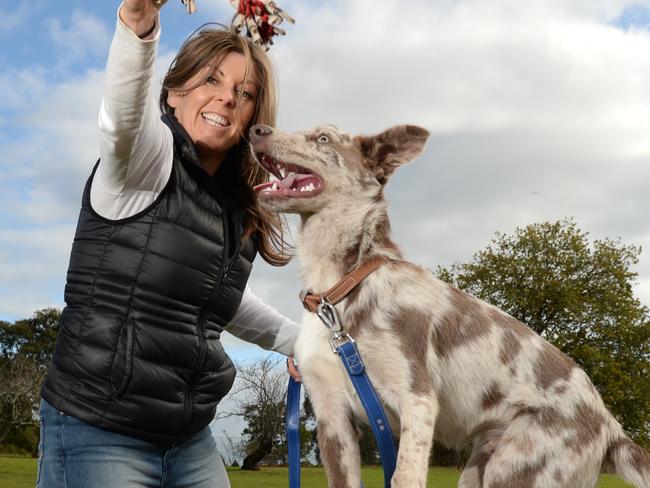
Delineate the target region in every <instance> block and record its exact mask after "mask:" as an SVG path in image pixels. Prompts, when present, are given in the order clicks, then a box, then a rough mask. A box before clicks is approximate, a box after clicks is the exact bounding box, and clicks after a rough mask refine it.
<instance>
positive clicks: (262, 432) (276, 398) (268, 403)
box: [218, 355, 311, 470]
mask: <svg viewBox="0 0 650 488" xmlns="http://www.w3.org/2000/svg"><path fill="white" fill-rule="evenodd" d="M281 362H282V359H281V358H279V357H278V356H276V355H269V356H266V357H264V358H261V359H258V360H256V361H255V362H253V363H251V364H248V365H237V383H236V386H235V387H234V388H233V391H232V393H231V395H232V396H234V398H235V399H236V400H235V403H236V407H235V409H234V410H233V411H230V412H224V413H221V414H219V416H218V418H225V417H229V416H233V415H235V416H240V417H243V418H244V420H245V421H246V423H247V427H246V428H245V429H244V431H243V432H242V433H243V435H244V440H245V451H246V453H247V455H246V457H245V458H244V460H243V462H242V469H244V470H254V469H257V466H258V465H259V463H261V462H262V461H265V462H267V463H286V461H287V448H286V445H287V442H286V434H285V422H284V417H285V411H286V407H285V403H286V395H287V382H288V376H287V373H286V371H285V369H284V367H283V366H282V367H279V365H280V363H281ZM300 438H301V454H302V456H303V457H304V456H306V455H307V454H308V452H309V451H310V450H311V442H310V435H309V433H308V432H307V430H306V428H305V426H304V424H302V425H301V430H300Z"/></svg>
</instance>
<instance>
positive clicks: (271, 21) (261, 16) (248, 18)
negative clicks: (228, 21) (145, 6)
mask: <svg viewBox="0 0 650 488" xmlns="http://www.w3.org/2000/svg"><path fill="white" fill-rule="evenodd" d="M195 1H196V0H181V3H182V4H183V5H185V7H187V13H189V14H193V13H194V12H196V4H195ZM228 1H229V2H230V5H232V6H233V8H234V9H235V10H236V11H237V13H236V14H235V17H234V18H233V20H232V28H233V29H234V30H235V32H236V33H237V34H239V33H240V32H241V31H242V29H243V28H244V27H246V34H247V35H248V37H250V38H251V39H252V40H253V44H256V45H258V46H264V47H265V48H266V49H267V50H268V49H269V47H270V46H271V44H273V36H277V35H281V36H283V35H285V34H286V32H285V31H284V30H283V29H281V28H280V27H278V25H279V24H281V23H282V22H283V21H287V22H289V23H290V24H294V23H295V21H294V20H293V18H291V16H290V15H289V14H287V13H286V12H285V11H284V10H282V9H281V8H280V7H278V6H277V5H276V4H275V2H274V1H273V0H228ZM166 2H167V0H154V3H155V4H156V5H158V6H162V5H164V4H165V3H166Z"/></svg>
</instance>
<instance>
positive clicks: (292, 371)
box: [287, 356, 302, 383]
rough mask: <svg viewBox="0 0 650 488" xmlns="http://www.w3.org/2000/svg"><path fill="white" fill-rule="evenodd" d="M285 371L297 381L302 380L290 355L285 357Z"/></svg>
mask: <svg viewBox="0 0 650 488" xmlns="http://www.w3.org/2000/svg"><path fill="white" fill-rule="evenodd" d="M287 371H288V372H289V376H291V377H292V378H293V379H294V380H296V381H297V382H298V383H300V382H301V381H302V378H301V377H300V372H299V371H298V368H297V366H296V362H295V361H294V360H293V357H291V356H290V357H288V358H287Z"/></svg>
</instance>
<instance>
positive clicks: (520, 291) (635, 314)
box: [435, 220, 650, 446]
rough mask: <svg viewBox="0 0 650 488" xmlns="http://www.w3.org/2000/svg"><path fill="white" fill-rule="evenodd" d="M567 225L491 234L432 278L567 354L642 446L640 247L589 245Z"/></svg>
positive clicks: (648, 422)
mask: <svg viewBox="0 0 650 488" xmlns="http://www.w3.org/2000/svg"><path fill="white" fill-rule="evenodd" d="M587 236H588V234H587V233H584V232H582V231H581V230H580V229H578V228H577V226H576V224H575V222H573V221H572V220H562V221H558V222H546V223H540V224H532V225H529V226H526V227H524V228H517V229H516V230H515V232H514V234H513V235H512V236H508V235H505V234H501V233H497V234H496V238H495V239H493V240H492V244H491V245H488V246H487V248H486V249H484V250H482V251H479V252H478V253H476V254H475V255H474V256H473V259H472V261H470V262H468V263H457V264H454V265H452V266H451V267H449V268H448V269H445V268H442V267H438V268H437V270H436V271H435V274H436V275H437V276H438V277H439V278H441V279H443V280H445V281H447V282H449V283H451V284H454V285H456V286H458V287H459V288H461V289H463V290H466V291H467V292H469V293H471V294H473V295H475V296H477V297H478V298H480V299H483V300H485V301H487V302H489V303H492V304H493V305H496V306H497V307H499V308H501V309H502V310H504V311H506V312H508V313H509V314H511V315H512V316H514V317H515V318H517V319H519V320H520V321H522V322H524V323H525V324H527V325H528V326H529V327H531V328H532V329H533V330H535V331H536V332H537V333H538V334H540V335H542V336H543V337H544V338H546V339H547V340H549V341H550V342H552V343H554V344H555V345H556V346H557V347H558V348H559V349H561V350H562V351H564V352H565V353H567V354H568V355H569V356H571V357H572V358H573V359H574V360H575V361H576V362H577V363H578V364H579V365H580V366H581V367H582V368H583V369H584V370H585V371H586V372H587V374H588V375H589V376H590V377H591V379H592V381H593V382H594V384H595V385H596V387H597V389H598V390H599V392H600V393H601V395H602V397H603V400H604V401H605V404H606V405H607V406H608V408H609V409H610V410H611V411H612V412H613V413H614V415H615V416H616V417H617V418H618V420H619V421H620V422H621V423H622V424H623V426H624V428H625V429H626V430H627V432H628V433H629V434H630V435H631V436H632V437H633V438H634V439H635V440H636V441H637V442H639V443H641V444H644V445H646V446H648V445H650V440H649V438H648V435H649V434H650V381H648V378H649V377H650V315H649V313H648V308H647V307H646V306H643V305H642V304H641V303H640V302H639V300H638V299H636V298H635V297H634V293H633V289H632V287H633V284H634V280H635V279H636V276H637V274H636V273H635V272H634V271H632V270H631V267H632V266H633V265H635V264H637V262H638V256H639V254H640V252H641V248H640V247H636V246H629V245H624V244H622V243H621V242H620V240H611V239H603V240H595V241H593V242H591V243H590V242H589V240H588V238H587Z"/></svg>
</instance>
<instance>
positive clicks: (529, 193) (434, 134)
mask: <svg viewBox="0 0 650 488" xmlns="http://www.w3.org/2000/svg"><path fill="white" fill-rule="evenodd" d="M277 3H278V4H279V5H280V6H281V7H282V8H284V9H285V10H286V11H287V12H288V13H290V14H291V15H292V16H293V17H294V18H295V19H296V24H295V25H294V26H290V25H289V26H286V30H287V32H288V34H287V36H286V37H282V38H279V39H278V40H277V41H276V44H275V45H274V46H273V47H272V49H271V51H270V55H271V58H272V60H273V62H274V65H275V67H276V69H277V73H278V84H279V90H280V109H279V120H278V127H279V128H280V129H281V130H284V131H287V132H293V131H297V130H303V129H307V128H310V127H312V126H315V125H318V124H321V123H331V124H334V125H337V126H338V127H339V128H341V129H343V130H345V131H347V132H349V133H351V134H361V133H363V134H373V133H376V132H379V131H381V130H384V129H386V128H388V127H391V126H393V125H397V124H404V123H409V124H416V125H420V126H422V127H425V128H426V129H428V130H429V131H430V132H431V137H430V139H429V142H428V145H427V148H426V150H425V152H424V153H423V154H422V155H421V156H420V157H419V158H418V159H417V160H415V161H413V162H412V163H410V164H409V165H407V166H405V167H403V168H400V169H399V170H398V171H397V172H396V174H395V175H394V176H393V178H392V179H391V181H390V182H389V184H388V186H387V189H386V197H387V199H388V201H389V204H390V218H391V224H392V228H393V237H394V240H395V241H396V242H397V243H398V244H399V245H400V247H401V249H402V250H403V252H404V254H405V256H406V258H407V259H409V260H411V261H414V262H415V263H417V264H420V265H422V266H425V267H429V268H432V269H433V268H435V267H436V266H437V265H442V266H447V265H450V264H452V263H454V262H467V261H469V260H470V259H471V257H472V255H473V254H474V253H475V252H477V251H479V250H480V249H483V248H484V247H485V246H487V245H488V244H489V243H490V240H491V239H492V238H494V235H495V232H501V233H506V234H511V233H513V232H514V230H515V229H516V228H517V227H522V226H525V225H528V224H532V223H535V222H544V221H555V220H559V219H563V218H573V219H574V220H575V222H576V223H577V225H578V227H579V228H580V229H581V230H583V231H586V232H588V233H589V238H590V239H592V240H593V239H602V238H606V237H607V238H612V239H620V241H621V242H622V243H624V244H626V245H637V246H642V249H643V250H642V252H641V255H640V260H639V263H638V265H637V266H636V267H635V268H634V270H635V271H636V272H637V273H638V280H637V283H636V284H635V288H634V290H635V294H636V296H637V297H638V298H639V299H640V300H641V302H642V303H644V304H645V305H649V306H650V191H649V190H648V187H649V184H650V54H649V53H650V0H640V1H632V0H630V1H627V0H524V1H522V0H372V1H371V0H354V1H352V0H347V1H344V0H326V1H318V2H317V1H314V0H302V1H298V0H278V2H277ZM196 4H197V7H198V12H197V13H196V14H194V15H191V16H190V15H187V14H186V13H185V11H184V7H183V6H182V5H181V3H180V1H176V0H170V1H169V2H168V3H167V4H166V5H165V7H164V8H163V10H162V17H161V25H162V37H161V45H160V51H159V60H158V63H157V74H156V80H157V81H159V80H160V79H161V78H162V76H163V74H164V71H165V70H166V68H167V66H168V65H169V63H170V61H171V59H172V57H173V55H174V53H175V52H176V50H177V49H178V47H179V46H180V44H181V42H182V41H183V39H184V38H185V37H186V36H187V35H189V34H190V33H191V32H192V31H193V30H194V29H195V28H197V27H198V26H199V25H201V24H202V23H204V22H210V21H218V22H222V23H228V22H229V21H230V19H231V17H232V14H233V12H234V11H233V10H232V7H231V6H230V4H229V2H227V1H226V0H197V2H196ZM118 5H119V2H118V1H109V0H103V1H101V2H88V1H82V0H66V1H65V2H61V1H58V0H27V1H23V2H7V1H5V2H2V3H0V41H1V43H2V48H1V49H0V66H1V67H2V68H1V69H0V184H1V185H2V192H0V320H9V321H13V320H17V319H22V318H26V317H29V316H31V315H32V313H33V312H34V311H36V310H39V309H42V308H45V307H50V306H55V307H62V306H63V305H64V303H63V288H64V284H65V274H66V269H67V264H68V258H69V253H70V247H71V242H72V238H73V235H74V228H75V224H76V219H77V216H78V211H79V205H80V198H81V192H82V188H83V185H84V182H85V180H86V178H87V177H88V175H89V172H90V170H91V167H92V165H93V163H94V162H95V161H96V159H97V157H98V136H97V128H96V118H97V111H98V107H99V103H100V100H101V96H102V88H103V70H104V66H105V63H106V57H107V53H108V49H109V46H110V41H111V37H112V32H113V29H114V25H115V19H116V11H117V7H118ZM291 222H292V223H293V224H294V225H293V228H294V232H295V220H291ZM297 269H298V268H297V263H291V264H290V265H289V266H286V267H285V268H273V267H271V266H269V265H267V264H266V263H264V262H263V261H262V260H261V259H258V260H257V261H256V265H255V267H254V271H253V274H252V277H251V280H250V284H251V286H252V288H253V290H254V291H255V293H256V294H258V295H259V296H260V297H262V298H263V299H264V300H265V301H266V302H267V303H269V304H271V305H273V306H275V307H276V308H277V309H278V310H279V311H280V312H282V313H284V314H286V315H288V316H289V317H291V318H293V319H295V320H299V319H300V316H301V313H302V308H301V306H300V304H299V302H298V299H297V295H298V292H299V290H300V288H301V285H300V283H299V281H298V278H297ZM223 340H224V343H225V345H226V348H227V350H228V351H229V352H230V353H231V355H232V356H233V357H234V358H235V359H237V360H239V361H248V360H251V359H252V358H255V357H258V356H260V355H263V353H264V352H263V351H262V350H261V349H259V348H257V347H256V346H251V345H247V344H245V343H243V342H242V341H239V340H236V339H234V338H232V337H231V336H229V335H227V334H225V335H224V338H223Z"/></svg>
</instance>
